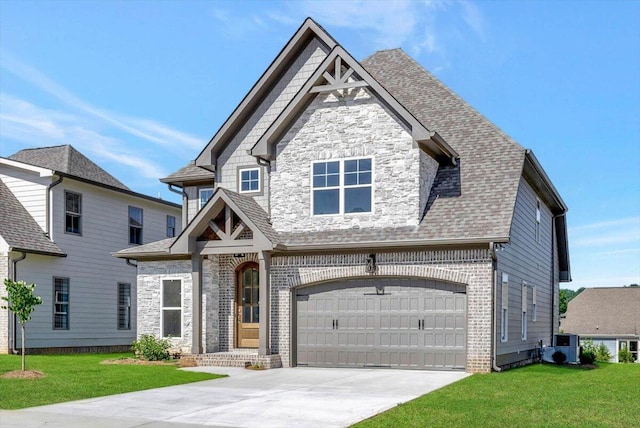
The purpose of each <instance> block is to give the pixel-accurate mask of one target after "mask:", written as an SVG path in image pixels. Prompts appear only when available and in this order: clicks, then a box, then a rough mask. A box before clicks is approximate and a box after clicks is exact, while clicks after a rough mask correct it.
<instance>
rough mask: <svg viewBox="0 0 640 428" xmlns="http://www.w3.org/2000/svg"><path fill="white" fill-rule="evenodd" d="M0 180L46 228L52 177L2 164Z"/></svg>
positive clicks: (42, 226) (43, 227)
mask: <svg viewBox="0 0 640 428" xmlns="http://www.w3.org/2000/svg"><path fill="white" fill-rule="evenodd" d="M0 180H2V181H3V182H4V184H5V185H6V186H7V187H8V188H9V190H11V192H12V193H13V194H14V195H15V196H16V198H17V199H18V201H20V203H21V204H22V205H24V207H25V208H26V209H27V211H28V212H29V214H31V216H32V217H33V218H34V219H35V221H36V222H37V223H38V224H39V225H40V227H41V228H42V230H46V227H47V208H46V195H47V186H48V185H49V184H50V183H51V177H40V176H39V175H38V174H37V173H35V172H31V171H25V170H22V169H17V168H11V167H8V166H0Z"/></svg>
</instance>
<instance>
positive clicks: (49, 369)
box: [0, 354, 221, 409]
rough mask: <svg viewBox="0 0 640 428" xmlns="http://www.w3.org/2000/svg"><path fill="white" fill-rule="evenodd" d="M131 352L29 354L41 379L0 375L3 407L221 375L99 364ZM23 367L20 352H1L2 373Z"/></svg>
mask: <svg viewBox="0 0 640 428" xmlns="http://www.w3.org/2000/svg"><path fill="white" fill-rule="evenodd" d="M130 356H132V355H131V354H74V355H27V370H38V371H41V372H44V375H45V376H44V377H43V378H40V379H4V378H0V409H21V408H24V407H32V406H40V405H43V404H52V403H59V402H63V401H71V400H79V399H82V398H91V397H101V396H104V395H111V394H120V393H123V392H131V391H140V390H143V389H151V388H160V387H163V386H171V385H179V384H183V383H189V382H197V381H201V380H207V379H216V378H218V377H221V376H219V375H213V374H209V373H197V372H189V371H183V370H178V368H177V366H176V365H154V366H152V365H148V366H147V365H120V364H100V362H102V361H104V360H107V359H117V358H121V357H130ZM19 369H20V356H19V355H0V376H1V375H2V374H4V373H6V372H9V371H12V370H19Z"/></svg>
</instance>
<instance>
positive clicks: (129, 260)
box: [124, 257, 138, 269]
mask: <svg viewBox="0 0 640 428" xmlns="http://www.w3.org/2000/svg"><path fill="white" fill-rule="evenodd" d="M131 260H135V259H130V258H128V257H127V258H126V259H124V261H125V262H126V263H127V264H128V265H129V266H133V267H134V268H136V269H137V268H138V265H137V264H135V263H131Z"/></svg>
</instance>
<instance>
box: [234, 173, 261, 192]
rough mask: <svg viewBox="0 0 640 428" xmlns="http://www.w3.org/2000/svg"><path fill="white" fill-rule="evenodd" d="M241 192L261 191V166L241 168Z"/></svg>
mask: <svg viewBox="0 0 640 428" xmlns="http://www.w3.org/2000/svg"><path fill="white" fill-rule="evenodd" d="M239 174H240V193H250V192H259V191H260V168H250V169H241V170H240V171H239Z"/></svg>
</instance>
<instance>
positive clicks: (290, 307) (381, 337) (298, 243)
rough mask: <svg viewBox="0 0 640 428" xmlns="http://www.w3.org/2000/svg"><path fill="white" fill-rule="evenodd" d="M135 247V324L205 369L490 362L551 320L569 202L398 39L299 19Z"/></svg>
mask: <svg viewBox="0 0 640 428" xmlns="http://www.w3.org/2000/svg"><path fill="white" fill-rule="evenodd" d="M162 181H164V182H165V183H167V184H169V186H170V187H172V188H180V189H182V191H183V220H184V222H185V224H186V227H185V229H184V231H183V232H182V233H181V234H180V236H178V237H177V238H175V239H167V240H162V241H159V242H154V243H150V244H148V245H143V246H140V247H136V248H131V249H125V250H122V251H119V252H118V253H116V254H115V255H116V256H117V257H121V258H132V259H136V260H137V261H138V313H139V316H138V334H143V333H148V334H153V335H156V336H164V337H170V338H171V339H170V340H171V341H172V343H173V344H174V346H176V347H178V348H181V349H182V350H183V352H185V353H189V354H191V355H193V358H194V359H195V360H196V361H198V362H199V363H200V364H225V365H230V364H238V365H243V364H244V363H245V362H254V363H255V362H259V363H261V364H264V365H266V366H269V367H278V366H280V365H282V366H296V365H297V366H318V367H395V368H415V369H430V368H434V369H460V370H467V371H469V372H488V371H490V370H492V368H493V369H496V368H498V367H507V366H511V365H518V364H525V363H527V362H529V361H531V360H532V359H533V358H534V357H535V356H536V355H537V354H536V352H537V349H538V348H539V346H540V344H541V343H543V344H545V345H549V344H550V343H551V339H552V335H553V333H554V332H556V331H557V326H558V285H559V282H561V281H569V280H570V269H569V256H568V245H567V234H566V219H565V213H566V211H567V207H566V205H565V204H564V202H563V201H562V199H561V197H560V196H559V194H558V192H557V191H556V189H555V188H554V186H553V184H552V183H551V181H550V180H549V178H548V177H547V175H546V174H545V172H544V170H543V169H542V167H541V166H540V164H539V163H538V161H537V160H536V158H535V156H534V155H533V153H532V152H531V151H530V150H527V149H524V148H523V147H521V146H520V145H519V144H517V143H516V142H515V141H513V140H512V139H510V138H509V137H508V136H507V135H505V134H504V133H503V132H502V131H500V130H499V129H498V128H497V127H496V126H495V125H493V124H492V123H491V122H489V121H488V120H487V119H486V118H484V117H483V116H482V115H480V114H479V113H478V112H477V111H475V110H474V109H473V108H472V107H471V106H470V105H468V104H467V103H466V102H465V101H464V100H462V99H461V98H460V97H458V96H457V95H456V94H455V93H453V92H452V91H451V90H450V89H448V88H447V87H446V86H444V85H443V84H442V83H441V82H440V81H438V80H437V79H436V78H435V77H434V76H433V75H431V74H430V73H428V72H427V71H426V70H424V69H423V68H422V67H421V66H420V65H419V64H418V63H416V62H415V61H414V60H413V59H411V58H410V57H409V56H408V55H407V54H406V53H405V52H403V51H402V50H400V49H394V50H387V51H381V52H377V53H375V54H373V55H372V56H370V57H368V58H366V59H365V60H363V61H361V62H358V61H356V60H355V59H354V58H353V57H352V56H351V55H350V54H349V53H348V52H347V51H346V50H345V49H344V48H343V47H342V46H341V45H340V44H338V42H336V41H335V40H334V39H333V38H332V37H331V36H330V35H329V34H328V33H327V32H326V31H325V30H324V29H323V28H321V27H320V26H319V25H318V24H316V23H315V22H314V21H313V20H311V19H307V20H306V21H305V22H304V23H303V24H302V26H301V27H300V28H299V29H298V31H297V32H296V33H295V34H294V35H293V37H292V38H291V39H290V40H289V42H288V43H287V44H286V45H285V46H284V48H283V49H282V51H281V52H280V53H279V54H278V56H277V57H276V58H275V60H274V61H273V63H272V64H271V65H270V66H269V67H268V69H267V70H266V71H265V73H264V74H263V75H262V76H261V77H260V79H259V80H258V81H257V82H256V84H255V85H254V86H253V88H251V90H250V91H249V93H248V94H247V95H246V96H245V98H244V99H243V100H242V102H241V103H240V105H238V107H237V108H236V109H235V110H234V111H233V113H232V114H231V116H230V117H229V118H228V119H227V121H226V122H225V123H224V124H223V125H222V127H221V128H220V129H219V130H218V132H217V133H216V134H215V135H214V136H213V138H212V139H211V140H210V141H209V143H208V144H206V146H205V147H204V148H203V150H202V152H201V153H200V154H199V155H198V156H197V157H196V159H195V161H194V162H192V163H190V164H188V165H186V166H185V167H183V168H181V169H180V170H178V171H176V172H175V173H173V174H171V175H170V176H169V177H167V178H165V179H163V180H162Z"/></svg>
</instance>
